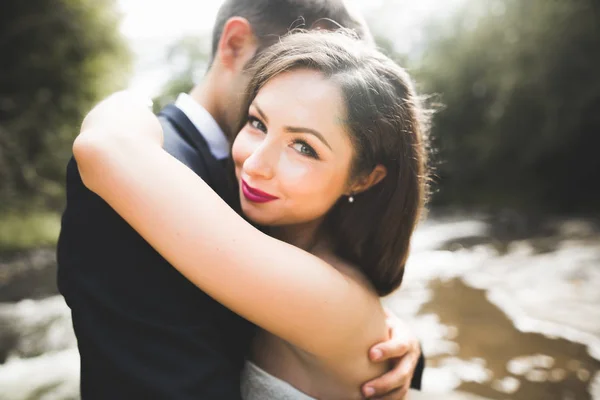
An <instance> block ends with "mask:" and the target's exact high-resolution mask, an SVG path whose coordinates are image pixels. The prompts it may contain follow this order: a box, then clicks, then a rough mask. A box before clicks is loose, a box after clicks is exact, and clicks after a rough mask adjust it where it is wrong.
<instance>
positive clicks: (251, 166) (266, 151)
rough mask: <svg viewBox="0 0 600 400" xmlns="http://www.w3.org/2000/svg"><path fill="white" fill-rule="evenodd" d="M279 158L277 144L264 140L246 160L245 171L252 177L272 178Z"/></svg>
mask: <svg viewBox="0 0 600 400" xmlns="http://www.w3.org/2000/svg"><path fill="white" fill-rule="evenodd" d="M278 158H279V156H278V152H277V149H276V146H275V145H273V144H271V143H269V141H268V140H264V141H263V142H262V143H261V144H260V145H259V146H258V147H256V148H255V150H254V151H253V152H252V154H250V156H249V157H248V158H247V159H246V161H245V162H244V172H245V173H246V174H247V175H248V176H250V177H255V178H261V179H271V178H273V176H274V175H275V173H274V172H275V165H276V164H277V160H278Z"/></svg>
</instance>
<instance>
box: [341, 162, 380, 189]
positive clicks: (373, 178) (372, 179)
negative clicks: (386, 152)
mask: <svg viewBox="0 0 600 400" xmlns="http://www.w3.org/2000/svg"><path fill="white" fill-rule="evenodd" d="M386 175H387V169H386V168H385V167H384V166H383V165H381V164H377V165H376V166H375V168H373V170H372V171H371V172H370V173H369V174H368V175H363V176H361V177H359V178H358V179H356V181H355V182H354V183H353V184H352V185H351V186H350V189H349V190H348V193H347V195H348V196H351V195H354V194H358V193H361V192H364V191H366V190H369V189H370V188H372V187H373V186H375V185H377V184H378V183H379V182H381V181H382V180H383V178H385V177H386Z"/></svg>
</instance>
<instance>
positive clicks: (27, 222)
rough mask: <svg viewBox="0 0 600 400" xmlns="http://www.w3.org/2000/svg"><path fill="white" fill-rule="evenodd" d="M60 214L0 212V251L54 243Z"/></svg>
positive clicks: (48, 245) (58, 227) (58, 228)
mask: <svg viewBox="0 0 600 400" xmlns="http://www.w3.org/2000/svg"><path fill="white" fill-rule="evenodd" d="M59 230H60V215H59V214H58V213H53V212H27V213H25V212H23V213H4V214H0V253H3V252H8V251H15V250H26V249H31V248H36V247H50V246H54V245H55V244H56V241H57V239H58V233H59Z"/></svg>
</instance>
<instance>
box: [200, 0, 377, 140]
mask: <svg viewBox="0 0 600 400" xmlns="http://www.w3.org/2000/svg"><path fill="white" fill-rule="evenodd" d="M338 27H344V28H348V29H352V30H354V31H355V33H356V34H357V35H358V37H360V38H361V39H363V40H365V41H367V42H369V43H373V38H372V36H371V33H370V32H369V29H368V27H367V26H366V24H365V22H364V20H363V18H362V17H361V16H360V14H358V13H356V12H353V11H352V10H351V9H349V8H348V5H347V4H346V2H345V1H344V0H225V2H224V3H223V5H222V6H221V8H220V9H219V12H218V14H217V18H216V22H215V26H214V29H213V37H212V53H211V60H210V67H209V71H208V74H207V82H205V85H203V86H202V87H203V90H204V91H205V92H206V93H196V94H198V97H199V98H200V99H201V101H202V103H203V104H204V105H205V107H207V109H208V110H209V112H210V113H211V114H212V115H213V117H214V118H215V119H216V120H217V122H218V123H219V125H220V126H221V127H222V128H223V130H224V131H225V132H226V134H227V135H228V136H229V137H230V139H232V138H233V137H234V135H235V134H236V132H235V130H236V128H237V125H238V122H239V120H240V113H241V112H243V110H241V109H240V106H241V100H242V98H243V94H244V90H245V88H246V85H247V83H248V81H249V79H250V76H249V74H248V73H247V72H246V69H247V68H246V67H247V65H248V64H249V63H250V62H251V61H252V60H253V59H254V57H255V56H256V55H257V54H258V53H260V52H262V51H263V50H265V49H266V48H268V47H269V46H270V45H272V44H273V43H275V42H277V41H278V40H279V37H281V36H283V35H285V34H286V33H287V32H288V31H289V30H290V29H293V28H304V29H336V28H338ZM197 90H201V89H195V90H194V91H197Z"/></svg>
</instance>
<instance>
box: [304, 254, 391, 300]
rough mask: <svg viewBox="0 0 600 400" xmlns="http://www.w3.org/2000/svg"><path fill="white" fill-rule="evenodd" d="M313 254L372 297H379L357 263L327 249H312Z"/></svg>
mask: <svg viewBox="0 0 600 400" xmlns="http://www.w3.org/2000/svg"><path fill="white" fill-rule="evenodd" d="M313 254H314V255H315V256H317V257H319V258H320V259H322V260H323V261H325V262H326V263H328V264H330V265H331V266H332V267H333V268H335V269H336V270H338V271H339V272H341V273H342V274H343V275H345V276H346V277H348V279H351V280H352V281H353V282H356V283H357V284H358V285H360V286H361V287H362V288H364V290H365V291H366V292H368V293H369V294H371V295H372V296H373V297H376V298H377V299H379V296H378V295H377V292H376V291H375V288H374V287H373V285H372V284H371V282H370V281H369V279H368V278H367V276H366V275H365V274H363V273H362V271H361V270H360V268H359V266H358V265H355V264H353V263H351V262H349V261H347V260H344V259H343V258H341V257H339V256H338V255H336V254H335V253H334V252H332V251H331V250H329V249H318V250H316V251H314V252H313Z"/></svg>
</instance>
